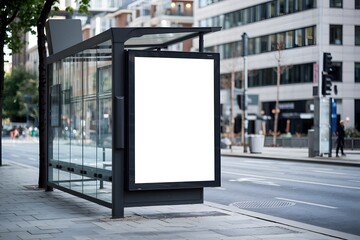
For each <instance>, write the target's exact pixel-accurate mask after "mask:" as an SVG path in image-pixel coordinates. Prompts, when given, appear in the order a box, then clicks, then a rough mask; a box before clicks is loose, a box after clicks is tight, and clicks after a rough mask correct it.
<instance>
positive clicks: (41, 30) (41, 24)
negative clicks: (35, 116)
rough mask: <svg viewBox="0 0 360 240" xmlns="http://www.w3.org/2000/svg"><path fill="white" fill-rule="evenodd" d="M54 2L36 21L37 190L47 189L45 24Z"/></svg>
mask: <svg viewBox="0 0 360 240" xmlns="http://www.w3.org/2000/svg"><path fill="white" fill-rule="evenodd" d="M54 2H55V0H46V2H45V4H44V7H43V9H42V11H41V14H40V16H39V19H38V21H37V32H38V40H37V43H38V53H39V154H40V156H39V188H46V187H47V180H48V179H47V160H48V156H47V81H46V47H45V43H46V36H45V22H46V20H47V19H48V16H49V13H50V11H51V7H52V5H53V4H54Z"/></svg>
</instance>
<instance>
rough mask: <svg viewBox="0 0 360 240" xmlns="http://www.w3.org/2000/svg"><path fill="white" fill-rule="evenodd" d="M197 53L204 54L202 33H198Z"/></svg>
mask: <svg viewBox="0 0 360 240" xmlns="http://www.w3.org/2000/svg"><path fill="white" fill-rule="evenodd" d="M199 52H204V33H202V32H200V33H199Z"/></svg>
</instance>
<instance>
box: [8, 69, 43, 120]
mask: <svg viewBox="0 0 360 240" xmlns="http://www.w3.org/2000/svg"><path fill="white" fill-rule="evenodd" d="M37 85H38V81H37V80H36V77H35V76H34V75H32V74H30V73H28V72H26V70H25V69H24V68H23V67H18V68H16V69H13V71H12V72H11V74H7V75H6V76H5V80H4V95H5V96H6V98H5V99H4V101H3V117H4V118H9V119H10V120H11V121H12V122H20V121H21V122H22V121H23V120H24V119H25V117H26V116H32V118H34V119H36V117H37V116H36V112H37V111H36V109H35V108H34V106H36V105H37V100H38V93H37V90H36V89H37ZM24 96H31V102H29V103H27V102H26V99H25V98H24ZM27 105H29V106H27ZM26 110H28V111H26Z"/></svg>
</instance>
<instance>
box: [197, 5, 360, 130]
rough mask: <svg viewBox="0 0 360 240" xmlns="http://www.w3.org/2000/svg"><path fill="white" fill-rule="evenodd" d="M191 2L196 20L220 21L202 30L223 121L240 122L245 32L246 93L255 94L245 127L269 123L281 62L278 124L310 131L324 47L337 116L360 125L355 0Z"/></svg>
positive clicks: (359, 30) (359, 34) (359, 18)
mask: <svg viewBox="0 0 360 240" xmlns="http://www.w3.org/2000/svg"><path fill="white" fill-rule="evenodd" d="M194 7H195V9H194V11H195V13H194V18H195V21H194V26H201V27H203V26H222V27H223V30H222V31H220V32H217V33H214V34H210V35H209V36H207V39H206V46H205V48H206V49H207V50H208V51H217V52H220V54H221V59H222V60H221V77H222V107H223V116H224V121H225V123H228V122H231V119H229V118H230V116H234V117H235V118H236V119H239V120H240V121H241V116H240V115H241V110H240V108H239V106H238V104H237V99H238V96H237V95H241V93H242V86H243V81H242V80H243V69H244V61H243V57H242V35H243V34H244V33H247V35H248V36H249V44H248V46H249V49H248V51H249V55H248V57H247V67H248V87H249V88H248V91H247V92H248V94H249V95H251V96H252V97H253V98H254V99H256V101H254V102H253V104H250V105H249V109H248V110H249V116H250V118H249V120H252V121H250V123H249V131H250V133H256V132H258V131H260V130H263V131H266V132H267V133H268V132H270V131H271V130H272V129H273V124H274V123H273V119H274V109H275V102H276V99H277V71H276V67H277V65H278V63H280V66H281V70H283V71H282V72H283V73H282V74H281V83H280V87H279V98H278V100H279V109H280V114H279V128H278V129H279V131H280V132H281V133H290V134H306V133H307V131H308V129H309V128H311V127H312V126H313V119H314V95H317V93H318V86H319V82H321V74H322V63H323V53H324V52H329V53H331V55H332V61H333V67H332V70H333V71H332V75H333V76H334V79H333V83H332V84H333V86H332V90H333V91H332V93H331V95H330V96H329V97H331V98H334V99H335V102H336V108H337V112H336V114H337V118H338V119H344V120H345V123H346V127H347V128H357V129H358V130H360V1H359V0H346V1H342V0H326V1H316V0H275V1H266V0H243V1H237V0H211V1H208V0H199V1H196V4H195V6H194ZM195 47H196V46H195ZM231 79H233V81H234V85H235V88H234V90H233V92H234V94H233V95H232V94H231V91H232V90H231V84H230V83H231ZM231 98H232V100H231ZM231 102H233V104H231ZM234 102H235V103H234ZM232 110H233V111H232ZM231 112H234V113H235V114H233V115H232V114H231ZM256 119H258V120H256ZM264 126H265V127H264ZM224 131H226V129H225V130H224ZM238 131H239V127H238V121H235V132H238Z"/></svg>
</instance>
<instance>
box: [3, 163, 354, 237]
mask: <svg viewBox="0 0 360 240" xmlns="http://www.w3.org/2000/svg"><path fill="white" fill-rule="evenodd" d="M3 163H4V165H3V166H2V167H0V239H3V240H9V239H79V240H80V239H81V240H83V239H126V240H128V239H130V240H131V239H157V240H158V239H166V240H168V239H171V240H176V239H206V240H213V239H243V240H259V239H288V240H295V239H299V240H300V239H301V240H303V239H308V240H315V239H316V240H320V239H360V236H354V235H349V234H346V233H341V232H337V231H333V230H329V229H324V228H319V227H315V226H311V225H307V224H303V223H298V222H294V221H289V220H285V219H281V218H276V217H272V216H267V215H263V214H258V213H254V212H250V211H246V210H241V209H238V208H235V207H234V208H233V207H229V206H224V205H219V204H214V203H210V202H205V203H204V204H193V205H175V206H151V207H138V208H126V209H125V218H124V219H111V218H110V216H111V210H110V209H108V208H105V207H102V206H100V205H97V204H94V203H91V202H89V201H86V200H83V199H81V198H77V197H75V196H72V195H69V194H67V193H64V192H61V191H59V190H54V191H53V192H44V191H43V190H39V189H37V188H36V187H35V185H36V183H37V176H38V170H37V169H36V168H33V167H29V166H24V165H21V164H18V163H15V162H12V161H9V160H5V159H4V160H3Z"/></svg>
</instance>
